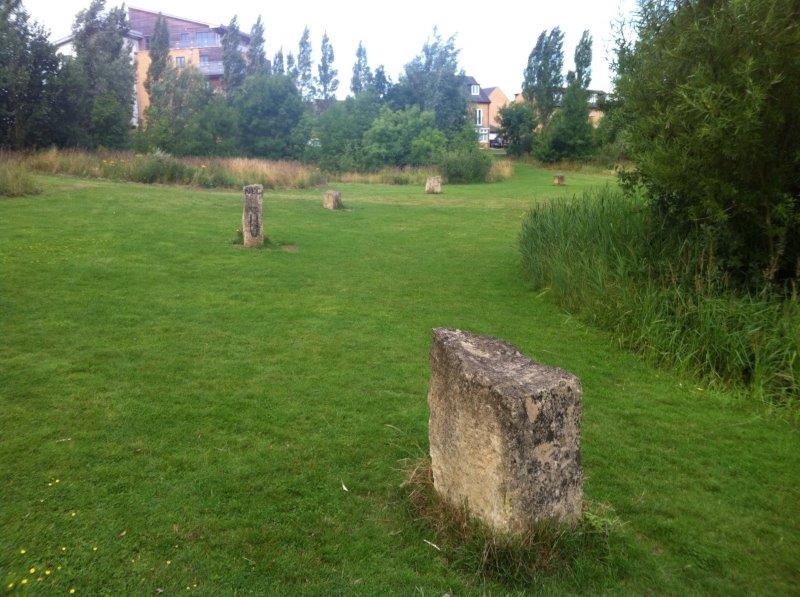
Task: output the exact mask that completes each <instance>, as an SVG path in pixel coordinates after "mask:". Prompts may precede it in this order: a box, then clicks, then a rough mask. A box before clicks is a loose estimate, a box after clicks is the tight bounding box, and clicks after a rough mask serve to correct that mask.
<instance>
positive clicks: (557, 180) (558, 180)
mask: <svg viewBox="0 0 800 597" xmlns="http://www.w3.org/2000/svg"><path fill="white" fill-rule="evenodd" d="M553 184H554V185H557V186H559V187H563V186H564V185H565V184H567V179H566V178H565V177H564V175H563V174H556V175H555V176H553Z"/></svg>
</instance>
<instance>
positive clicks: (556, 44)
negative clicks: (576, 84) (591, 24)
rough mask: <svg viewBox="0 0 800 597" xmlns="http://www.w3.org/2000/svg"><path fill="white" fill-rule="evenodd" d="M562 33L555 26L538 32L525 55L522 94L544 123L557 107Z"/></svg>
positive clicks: (562, 42) (562, 46) (561, 83)
mask: <svg viewBox="0 0 800 597" xmlns="http://www.w3.org/2000/svg"><path fill="white" fill-rule="evenodd" d="M563 69H564V34H563V33H562V32H561V29H560V28H559V27H555V28H553V29H551V30H550V33H549V34H548V33H547V31H546V30H545V31H542V32H541V33H540V34H539V38H538V39H537V40H536V45H535V46H534V48H533V50H532V51H531V53H530V56H528V65H527V66H526V68H525V78H524V80H523V83H522V93H523V95H524V96H525V99H527V100H528V101H530V102H533V105H534V108H535V110H536V113H537V116H538V118H539V121H540V122H542V123H543V124H545V125H546V124H547V122H548V121H549V120H550V117H551V116H552V114H553V111H554V110H555V109H556V106H557V105H558V99H559V96H560V94H561V88H562V86H563V82H564V77H563V74H562V71H563Z"/></svg>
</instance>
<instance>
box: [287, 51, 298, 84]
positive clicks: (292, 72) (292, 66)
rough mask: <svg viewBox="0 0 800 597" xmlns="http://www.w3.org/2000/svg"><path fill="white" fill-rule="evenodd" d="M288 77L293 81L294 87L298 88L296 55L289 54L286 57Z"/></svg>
mask: <svg viewBox="0 0 800 597" xmlns="http://www.w3.org/2000/svg"><path fill="white" fill-rule="evenodd" d="M286 76H287V77H289V79H291V81H292V83H294V86H295V87H297V63H296V62H295V59H294V54H292V53H291V52H289V53H288V54H287V55H286Z"/></svg>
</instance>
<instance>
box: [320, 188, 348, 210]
mask: <svg viewBox="0 0 800 597" xmlns="http://www.w3.org/2000/svg"><path fill="white" fill-rule="evenodd" d="M322 205H323V207H324V208H325V209H342V208H344V205H342V194H341V193H340V192H339V191H325V195H324V196H323V199H322Z"/></svg>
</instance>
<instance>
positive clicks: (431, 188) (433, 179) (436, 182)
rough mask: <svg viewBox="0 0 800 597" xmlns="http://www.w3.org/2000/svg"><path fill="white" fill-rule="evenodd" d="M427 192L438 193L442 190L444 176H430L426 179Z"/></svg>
mask: <svg viewBox="0 0 800 597" xmlns="http://www.w3.org/2000/svg"><path fill="white" fill-rule="evenodd" d="M425 192H426V193H433V194H434V195H438V194H439V193H441V192H442V177H441V176H429V177H428V180H426V181H425Z"/></svg>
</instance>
